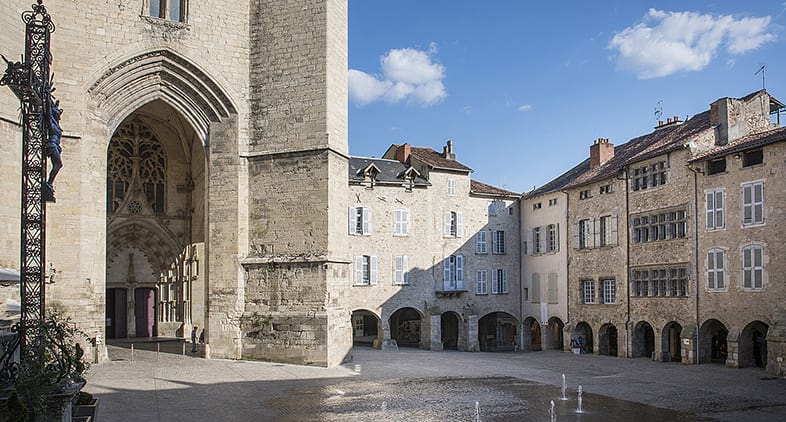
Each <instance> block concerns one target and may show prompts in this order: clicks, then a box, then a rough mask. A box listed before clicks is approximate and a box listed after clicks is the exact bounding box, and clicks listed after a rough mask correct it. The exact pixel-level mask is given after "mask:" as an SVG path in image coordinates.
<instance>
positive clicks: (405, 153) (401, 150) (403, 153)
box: [396, 144, 410, 164]
mask: <svg viewBox="0 0 786 422" xmlns="http://www.w3.org/2000/svg"><path fill="white" fill-rule="evenodd" d="M409 153H410V149H409V144H404V145H401V146H399V147H398V148H396V160H398V161H400V162H402V163H404V164H409Z"/></svg>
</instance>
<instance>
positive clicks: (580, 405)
mask: <svg viewBox="0 0 786 422" xmlns="http://www.w3.org/2000/svg"><path fill="white" fill-rule="evenodd" d="M582 391H583V390H582V388H581V386H579V405H578V407H576V413H584V406H583V405H582V403H581V393H582Z"/></svg>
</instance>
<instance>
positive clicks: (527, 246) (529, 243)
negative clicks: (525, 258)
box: [524, 229, 535, 255]
mask: <svg viewBox="0 0 786 422" xmlns="http://www.w3.org/2000/svg"><path fill="white" fill-rule="evenodd" d="M524 246H525V247H524V254H525V255H527V254H529V255H532V254H534V253H535V246H534V245H533V244H532V229H527V243H525V244H524Z"/></svg>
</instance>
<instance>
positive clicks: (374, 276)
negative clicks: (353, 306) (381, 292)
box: [369, 256, 377, 284]
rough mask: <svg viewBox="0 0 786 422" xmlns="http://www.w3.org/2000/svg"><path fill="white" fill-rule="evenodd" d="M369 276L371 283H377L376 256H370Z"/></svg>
mask: <svg viewBox="0 0 786 422" xmlns="http://www.w3.org/2000/svg"><path fill="white" fill-rule="evenodd" d="M369 272H370V273H371V276H370V277H369V278H370V280H371V284H377V257H376V256H372V257H371V271H369Z"/></svg>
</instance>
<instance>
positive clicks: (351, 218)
mask: <svg viewBox="0 0 786 422" xmlns="http://www.w3.org/2000/svg"><path fill="white" fill-rule="evenodd" d="M355 212H356V211H355V207H349V234H355V230H356V227H355V218H356V214H355Z"/></svg>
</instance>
